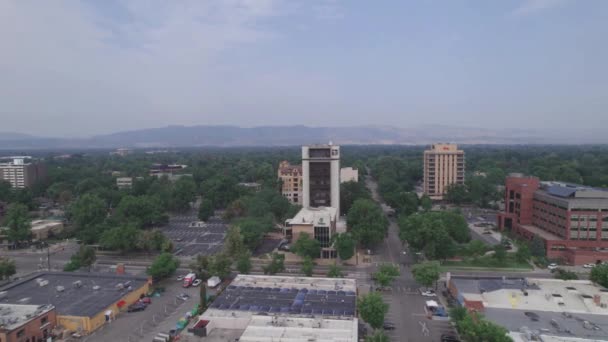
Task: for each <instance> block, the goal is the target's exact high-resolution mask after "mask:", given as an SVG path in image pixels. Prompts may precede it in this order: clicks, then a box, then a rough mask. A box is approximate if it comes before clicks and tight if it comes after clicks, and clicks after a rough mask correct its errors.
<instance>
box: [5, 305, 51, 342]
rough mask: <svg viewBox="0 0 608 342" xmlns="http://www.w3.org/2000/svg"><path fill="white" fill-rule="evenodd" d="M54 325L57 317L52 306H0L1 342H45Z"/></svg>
mask: <svg viewBox="0 0 608 342" xmlns="http://www.w3.org/2000/svg"><path fill="white" fill-rule="evenodd" d="M55 325H57V315H56V313H55V307H54V306H53V305H50V304H46V305H21V304H0V341H2V342H25V341H28V342H38V341H46V340H47V338H49V337H51V332H52V331H53V328H54V327H55Z"/></svg>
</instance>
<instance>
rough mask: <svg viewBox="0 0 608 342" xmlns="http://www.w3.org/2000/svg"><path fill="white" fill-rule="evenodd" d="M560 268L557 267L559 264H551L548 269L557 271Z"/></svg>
mask: <svg viewBox="0 0 608 342" xmlns="http://www.w3.org/2000/svg"><path fill="white" fill-rule="evenodd" d="M558 267H559V266H557V264H555V263H553V264H549V266H547V268H548V269H550V270H555V269H557V268H558Z"/></svg>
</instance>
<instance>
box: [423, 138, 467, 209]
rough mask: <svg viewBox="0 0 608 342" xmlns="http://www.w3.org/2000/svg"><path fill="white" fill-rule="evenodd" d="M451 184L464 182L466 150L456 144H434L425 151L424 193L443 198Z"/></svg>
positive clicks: (433, 197) (432, 197)
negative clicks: (460, 148)
mask: <svg viewBox="0 0 608 342" xmlns="http://www.w3.org/2000/svg"><path fill="white" fill-rule="evenodd" d="M450 184H464V151H463V150H459V149H458V146H457V145H456V144H433V145H431V149H430V150H426V151H424V181H423V187H424V189H423V190H424V193H425V194H426V195H428V196H429V197H430V198H431V199H434V200H442V199H443V195H444V194H445V192H446V190H447V187H448V185H450Z"/></svg>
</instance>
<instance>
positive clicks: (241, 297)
mask: <svg viewBox="0 0 608 342" xmlns="http://www.w3.org/2000/svg"><path fill="white" fill-rule="evenodd" d="M356 302H357V295H356V283H355V281H354V280H353V279H341V278H304V277H267V276H250V275H239V276H237V277H236V278H235V280H234V281H233V282H232V284H230V285H229V286H228V287H227V288H226V289H225V290H224V291H223V292H222V293H221V294H220V295H219V296H218V297H217V298H216V299H215V300H214V301H213V303H212V304H211V306H210V309H216V310H219V311H231V312H234V311H240V312H243V313H247V315H248V316H249V315H251V314H260V313H263V314H271V315H291V316H317V317H337V318H345V317H346V318H350V317H354V316H356ZM208 311H209V310H208ZM218 315H221V314H219V313H218ZM231 315H233V316H234V315H238V313H236V314H235V313H232V314H231Z"/></svg>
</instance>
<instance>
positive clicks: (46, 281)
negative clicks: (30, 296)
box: [38, 280, 49, 287]
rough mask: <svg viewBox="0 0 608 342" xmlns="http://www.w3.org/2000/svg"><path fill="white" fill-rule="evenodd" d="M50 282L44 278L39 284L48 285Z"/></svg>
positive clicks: (41, 285)
mask: <svg viewBox="0 0 608 342" xmlns="http://www.w3.org/2000/svg"><path fill="white" fill-rule="evenodd" d="M48 284H49V281H48V280H43V281H40V282H38V285H39V286H40V287H43V286H47V285H48Z"/></svg>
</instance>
